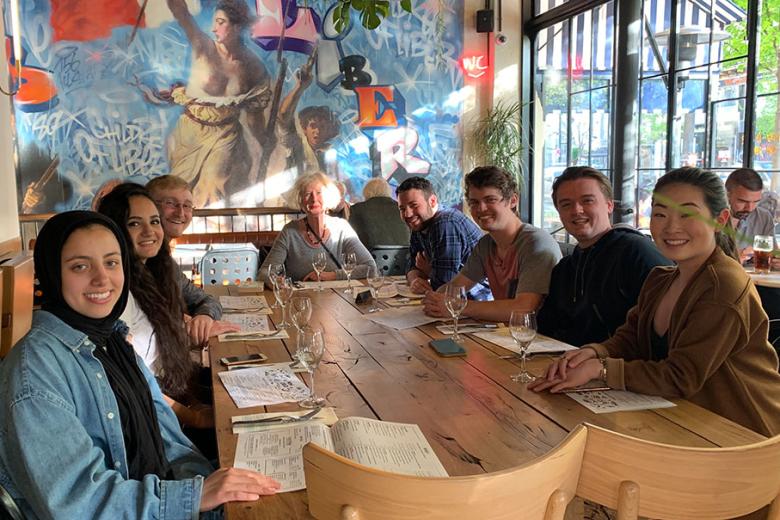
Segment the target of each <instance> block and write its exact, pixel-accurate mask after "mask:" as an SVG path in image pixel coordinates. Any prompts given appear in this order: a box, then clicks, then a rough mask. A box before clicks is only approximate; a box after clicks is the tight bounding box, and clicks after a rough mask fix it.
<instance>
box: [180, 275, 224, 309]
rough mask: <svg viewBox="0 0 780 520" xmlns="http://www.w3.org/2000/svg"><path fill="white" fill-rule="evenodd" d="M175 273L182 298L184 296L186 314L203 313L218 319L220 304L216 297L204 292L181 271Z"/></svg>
mask: <svg viewBox="0 0 780 520" xmlns="http://www.w3.org/2000/svg"><path fill="white" fill-rule="evenodd" d="M177 273H178V282H179V288H180V289H181V295H182V298H184V305H186V310H187V314H189V315H190V316H197V315H199V314H205V315H206V316H211V317H212V318H213V319H215V320H218V319H220V318H221V317H222V306H221V305H220V304H219V302H218V301H217V299H216V298H214V297H213V296H209V295H208V294H206V292H205V291H204V290H203V289H201V288H200V287H198V286H197V285H195V284H194V283H192V281H190V279H189V278H187V276H186V275H185V274H184V273H182V272H181V271H178V270H177Z"/></svg>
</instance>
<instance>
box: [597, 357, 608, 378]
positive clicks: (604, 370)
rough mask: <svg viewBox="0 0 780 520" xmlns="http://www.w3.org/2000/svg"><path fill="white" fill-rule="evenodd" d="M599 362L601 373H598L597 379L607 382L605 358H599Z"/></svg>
mask: <svg viewBox="0 0 780 520" xmlns="http://www.w3.org/2000/svg"><path fill="white" fill-rule="evenodd" d="M599 362H600V363H601V371H599V379H601V380H602V381H604V382H605V383H606V382H607V358H605V357H599Z"/></svg>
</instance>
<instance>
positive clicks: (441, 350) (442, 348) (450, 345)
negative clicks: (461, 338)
mask: <svg viewBox="0 0 780 520" xmlns="http://www.w3.org/2000/svg"><path fill="white" fill-rule="evenodd" d="M430 345H431V348H433V350H435V351H436V353H437V354H438V355H440V356H442V357H453V356H465V355H466V349H464V348H463V347H462V346H461V345H460V344H459V343H456V342H455V341H453V340H451V339H449V338H445V339H434V340H431V343H430Z"/></svg>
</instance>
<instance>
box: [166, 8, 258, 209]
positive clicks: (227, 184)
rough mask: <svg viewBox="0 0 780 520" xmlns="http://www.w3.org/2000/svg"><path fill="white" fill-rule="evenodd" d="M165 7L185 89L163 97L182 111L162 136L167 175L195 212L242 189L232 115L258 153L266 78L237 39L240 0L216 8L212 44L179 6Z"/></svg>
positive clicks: (240, 139)
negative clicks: (181, 36) (184, 60)
mask: <svg viewBox="0 0 780 520" xmlns="http://www.w3.org/2000/svg"><path fill="white" fill-rule="evenodd" d="M166 1H167V3H168V8H169V9H170V10H171V13H172V14H173V16H174V17H175V18H176V20H177V21H178V22H179V23H180V24H181V26H182V28H183V29H184V32H185V33H186V35H187V38H188V39H189V41H190V43H191V44H192V65H191V68H190V77H189V80H188V82H187V86H186V88H185V87H176V88H174V89H173V91H172V92H171V96H172V98H173V101H174V102H175V103H176V104H179V105H182V106H183V107H184V113H183V114H182V115H181V117H180V118H179V121H178V123H177V124H176V128H175V129H174V130H173V132H172V133H171V135H170V136H169V141H168V158H169V161H170V168H171V174H173V175H176V176H179V177H182V178H183V179H185V180H186V181H187V182H189V183H190V186H192V193H193V196H194V203H195V206H196V207H203V206H207V205H209V204H211V203H214V202H218V201H220V200H223V199H224V198H225V197H226V195H227V194H229V193H235V192H236V191H238V190H240V189H243V188H245V187H247V179H248V175H249V171H250V169H251V167H252V156H251V155H250V153H249V146H248V143H247V142H246V140H245V139H244V136H243V128H242V124H241V122H240V121H239V117H240V116H241V114H242V113H243V115H244V118H245V124H246V127H247V129H248V130H249V132H250V133H251V134H252V135H253V136H254V138H255V139H256V140H257V143H258V145H259V146H260V147H262V146H263V142H264V134H265V117H264V113H263V110H264V109H265V107H266V106H267V105H268V102H269V99H270V97H271V91H270V89H269V77H268V72H267V71H266V69H265V67H264V66H263V64H262V62H261V61H260V59H259V58H258V57H257V55H255V54H254V53H253V52H252V51H251V50H250V49H249V48H248V47H247V46H246V45H245V44H244V41H243V39H242V35H243V32H244V31H245V30H246V29H247V28H248V27H249V25H250V23H251V17H250V15H249V9H248V7H247V4H246V1H245V0H219V2H217V8H216V10H215V12H214V24H213V27H212V32H213V33H214V39H213V40H212V39H211V38H210V37H209V36H208V35H207V34H206V33H205V32H203V31H202V30H201V29H200V28H199V27H198V25H197V23H196V22H195V19H194V18H193V17H192V14H190V12H189V10H188V9H187V5H186V3H185V0H166Z"/></svg>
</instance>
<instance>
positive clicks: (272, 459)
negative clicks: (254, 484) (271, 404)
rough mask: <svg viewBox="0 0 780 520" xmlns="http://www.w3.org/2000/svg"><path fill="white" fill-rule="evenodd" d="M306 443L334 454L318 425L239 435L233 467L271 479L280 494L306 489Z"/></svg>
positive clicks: (327, 432)
mask: <svg viewBox="0 0 780 520" xmlns="http://www.w3.org/2000/svg"><path fill="white" fill-rule="evenodd" d="M309 442H314V443H316V444H318V445H319V446H322V447H323V448H326V449H329V450H331V451H333V441H332V440H331V437H330V430H329V429H328V427H327V426H325V425H323V424H318V423H302V424H295V425H292V426H288V427H287V428H278V429H272V430H265V431H262V432H252V433H240V434H239V435H238V444H236V458H235V459H234V461H233V467H235V468H244V469H253V470H255V471H257V472H260V473H262V474H263V475H266V476H268V477H271V478H273V479H274V480H276V481H277V482H279V483H280V484H281V488H279V492H280V493H284V492H286V491H297V490H299V489H305V488H306V480H305V478H304V475H303V447H304V446H305V445H306V444H307V443H309Z"/></svg>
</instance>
